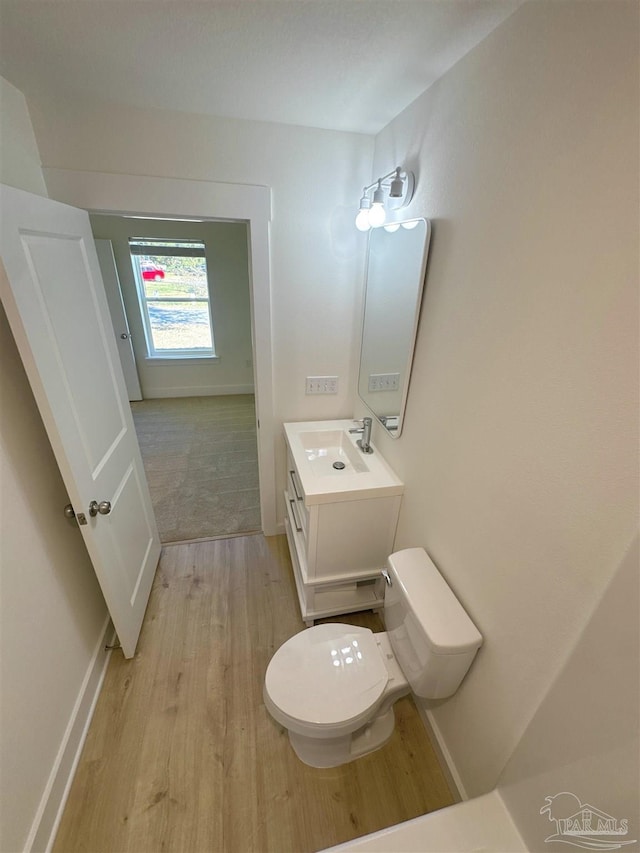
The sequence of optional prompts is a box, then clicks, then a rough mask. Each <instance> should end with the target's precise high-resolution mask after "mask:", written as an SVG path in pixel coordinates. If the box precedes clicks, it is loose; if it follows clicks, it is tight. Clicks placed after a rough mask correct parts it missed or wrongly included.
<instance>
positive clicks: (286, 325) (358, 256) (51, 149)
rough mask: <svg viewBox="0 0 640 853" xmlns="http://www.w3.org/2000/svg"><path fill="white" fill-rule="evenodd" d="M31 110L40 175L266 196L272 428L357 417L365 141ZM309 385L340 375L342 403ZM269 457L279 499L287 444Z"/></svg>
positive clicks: (69, 104) (196, 119) (241, 125)
mask: <svg viewBox="0 0 640 853" xmlns="http://www.w3.org/2000/svg"><path fill="white" fill-rule="evenodd" d="M29 106H30V109H31V114H32V117H33V121H34V127H35V132H36V138H37V140H38V145H39V149H40V154H41V157H42V161H43V164H44V166H45V176H46V168H47V167H51V168H61V169H75V170H78V172H82V171H85V170H86V171H97V172H111V173H121V174H135V175H153V176H158V177H173V178H183V179H193V180H205V181H221V182H228V183H243V184H254V185H266V186H269V187H271V188H272V199H273V215H272V220H271V276H272V277H271V281H272V311H273V340H274V353H273V359H274V371H273V372H274V396H275V417H276V422H278V421H280V422H283V421H288V420H292V421H293V420H315V419H322V418H338V417H349V416H351V415H352V414H353V398H354V395H355V387H354V384H353V377H354V375H355V363H356V358H357V345H356V341H357V332H358V330H359V324H360V314H359V312H360V301H361V296H362V278H363V265H364V244H365V242H366V237H365V235H362V234H360V232H357V231H356V229H355V228H353V217H354V213H355V209H356V208H357V203H358V199H359V197H360V194H361V191H362V187H363V186H364V184H365V183H367V182H368V181H369V176H370V164H371V155H372V151H373V140H372V138H371V137H367V136H362V135H359V134H353V133H339V132H334V131H326V130H318V129H314V128H302V127H295V126H288V125H277V124H269V123H263V122H251V121H241V120H232V119H220V118H214V117H210V116H198V115H191V114H187V113H171V112H165V111H162V110H139V109H134V108H130V107H126V106H118V105H113V104H107V103H96V102H95V101H87V102H83V101H81V100H73V99H72V98H70V97H64V98H63V97H61V98H59V99H55V100H54V99H51V100H47V101H35V100H34V101H30V104H29ZM307 375H337V376H339V377H340V391H339V393H338V394H337V395H335V396H317V397H307V396H305V391H304V388H305V377H306V376H307ZM276 450H277V458H276V470H277V471H278V473H279V476H280V477H281V482H280V483H279V485H278V487H277V493H278V494H281V492H282V488H284V479H283V478H284V466H285V461H284V442H283V440H282V439H281V440H280V441H279V443H278V445H277V448H276ZM278 506H279V511H280V517H282V513H283V509H282V507H281V501H279V502H278Z"/></svg>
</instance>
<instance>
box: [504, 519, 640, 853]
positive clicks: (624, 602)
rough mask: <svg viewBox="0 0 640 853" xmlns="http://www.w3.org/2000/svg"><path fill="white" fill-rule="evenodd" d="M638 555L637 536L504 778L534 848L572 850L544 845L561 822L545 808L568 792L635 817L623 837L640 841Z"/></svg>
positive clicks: (512, 805)
mask: <svg viewBox="0 0 640 853" xmlns="http://www.w3.org/2000/svg"><path fill="white" fill-rule="evenodd" d="M639 560H640V554H639V551H638V536H637V534H636V536H635V537H634V540H633V541H632V542H631V544H630V547H629V549H628V551H627V553H626V554H624V555H623V557H622V559H621V561H620V565H619V566H618V567H617V568H616V572H615V574H614V576H613V578H612V580H611V582H610V584H609V585H608V586H607V587H606V589H605V590H604V591H603V596H602V599H601V601H600V602H598V606H597V607H596V610H595V612H594V613H593V615H592V616H591V618H590V619H589V622H588V623H587V625H586V626H585V629H584V631H583V632H582V633H581V634H580V636H579V637H578V640H577V642H576V645H575V648H574V649H573V651H572V654H571V656H570V657H569V659H568V660H567V663H566V665H565V666H564V667H563V668H562V670H561V671H560V673H559V674H558V677H557V678H556V679H555V681H554V682H553V684H552V685H551V687H550V689H549V691H548V693H547V694H546V696H545V697H544V700H543V701H542V703H541V705H540V707H539V708H538V710H537V712H536V714H535V716H534V718H533V719H532V721H531V723H530V725H529V727H528V728H527V731H526V732H525V734H524V736H523V737H522V739H521V741H520V743H519V744H518V746H517V748H516V750H515V752H514V754H513V755H512V757H511V759H510V761H509V763H508V764H507V766H506V768H505V771H504V773H503V774H502V776H501V778H500V782H499V789H500V793H501V795H502V797H503V799H504V800H505V802H506V804H507V806H508V808H509V811H510V812H511V815H512V817H513V818H514V820H515V822H516V824H517V826H518V829H519V830H520V833H521V834H522V836H523V838H524V839H525V841H526V843H527V847H528V849H529V850H541V849H542V848H543V846H544V849H545V850H549V851H550V853H559V851H561V850H566V849H567V845H566V842H562V841H561V842H554V843H553V844H551V843H544V842H545V839H546V838H547V836H549V835H551V834H552V833H554V832H555V827H554V824H553V823H550V822H549V817H548V816H547V815H546V814H542V815H541V814H540V809H541V808H542V807H543V806H544V805H545V801H546V798H547V797H554V796H555V795H556V794H559V793H560V792H562V791H568V792H570V793H572V794H574V795H575V796H576V797H578V799H579V800H580V802H581V803H589V804H590V805H591V806H594V807H595V808H597V809H601V810H602V811H604V812H606V813H607V814H610V815H612V816H613V817H614V818H616V820H618V821H622V820H627V821H628V822H629V826H628V834H627V835H626V836H623V837H621V839H620V840H621V841H625V840H626V841H631V840H635V841H636V842H637V841H638V840H640V797H639V796H638V786H639V781H638V780H639V779H640V772H639V771H640V766H639V763H640V762H639V757H640V749H639V747H640V744H639V742H638V727H639V726H640V715H639V713H638V702H639V697H640V668H639V667H638V648H639V647H640V625H639V622H638V600H639V598H638V596H639V593H640V588H639V584H638V581H639V578H638V562H639ZM598 662H601V663H600V664H598ZM560 816H563V817H568V816H569V815H567V814H566V813H565V814H564V815H562V814H561V815H560ZM610 840H611V841H612V842H613V841H614V839H613V838H612V839H610Z"/></svg>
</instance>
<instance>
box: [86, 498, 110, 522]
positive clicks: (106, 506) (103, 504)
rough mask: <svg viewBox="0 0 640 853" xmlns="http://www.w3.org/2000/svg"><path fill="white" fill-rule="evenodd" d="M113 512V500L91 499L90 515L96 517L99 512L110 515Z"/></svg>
mask: <svg viewBox="0 0 640 853" xmlns="http://www.w3.org/2000/svg"><path fill="white" fill-rule="evenodd" d="M110 512H111V501H100V503H98V501H91V503H90V504H89V515H90V516H91V518H95V517H96V515H97V514H98V513H100V515H109V513H110Z"/></svg>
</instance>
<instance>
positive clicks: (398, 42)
mask: <svg viewBox="0 0 640 853" xmlns="http://www.w3.org/2000/svg"><path fill="white" fill-rule="evenodd" d="M521 3H522V0H275V1H274V0H235V2H217V0H0V74H1V75H2V76H3V77H5V78H6V79H8V80H9V81H10V82H11V83H13V84H14V85H15V86H17V88H18V89H20V90H21V91H22V92H23V93H24V94H25V95H26V96H27V98H29V97H46V96H47V95H51V94H52V93H54V92H55V93H57V94H58V95H63V96H66V97H74V96H84V97H89V98H96V99H100V100H106V101H112V102H117V103H124V104H127V105H131V106H136V107H155V108H159V109H168V110H181V111H185V112H193V113H203V114H207V115H216V116H225V117H231V118H240V119H253V120H258V121H273V122H283V123H285V124H298V125H307V126H310V127H322V128H331V129H335V130H344V131H355V132H360V133H367V134H375V133H377V132H378V131H379V130H381V129H382V128H383V127H384V126H385V125H386V124H388V122H389V121H390V120H391V119H392V118H394V116H396V115H397V114H398V113H399V112H400V111H401V110H402V109H404V107H406V106H407V105H408V104H410V103H411V102H412V101H413V100H414V99H415V98H416V97H417V96H418V95H419V94H421V92H423V91H424V90H425V89H427V88H428V87H429V86H430V85H431V84H432V83H433V82H434V81H435V80H436V79H437V78H438V77H440V76H442V74H444V73H445V72H446V71H447V70H448V69H449V68H450V67H451V66H452V65H453V64H454V63H455V62H457V60H458V59H460V58H461V57H462V56H464V54H466V53H468V51H469V50H471V49H472V48H473V47H474V46H475V45H476V44H477V43H478V42H479V41H481V40H482V39H483V38H484V37H485V36H486V35H487V34H488V33H489V32H491V30H493V29H494V28H495V27H496V26H498V24H500V23H501V22H502V21H503V20H504V19H505V18H507V17H508V16H509V15H510V14H511V13H512V12H513V11H514V10H515V9H516V8H517V7H518V6H519V5H521Z"/></svg>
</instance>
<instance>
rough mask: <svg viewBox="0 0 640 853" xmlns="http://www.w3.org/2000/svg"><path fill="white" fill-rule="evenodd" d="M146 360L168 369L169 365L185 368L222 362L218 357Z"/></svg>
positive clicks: (157, 357)
mask: <svg viewBox="0 0 640 853" xmlns="http://www.w3.org/2000/svg"><path fill="white" fill-rule="evenodd" d="M144 360H145V361H146V362H147V364H149V365H152V364H155V365H157V366H158V367H166V366H167V365H168V364H175V365H182V366H183V367H184V366H189V365H192V364H211V363H212V362H215V361H220V357H219V356H217V355H196V356H190V355H171V356H165V355H146V356H145V357H144Z"/></svg>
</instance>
